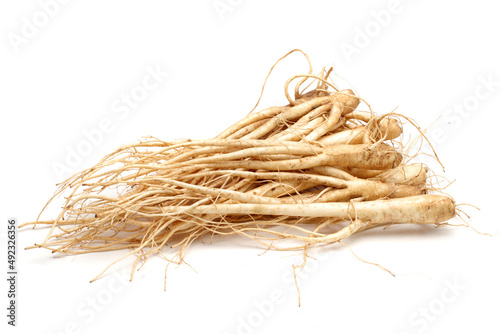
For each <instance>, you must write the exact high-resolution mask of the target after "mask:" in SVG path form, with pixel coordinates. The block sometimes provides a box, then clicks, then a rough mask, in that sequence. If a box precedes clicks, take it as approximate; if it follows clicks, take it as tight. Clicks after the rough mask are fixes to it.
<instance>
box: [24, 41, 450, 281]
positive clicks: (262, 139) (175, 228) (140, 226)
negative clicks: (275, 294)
mask: <svg viewBox="0 0 500 334" xmlns="http://www.w3.org/2000/svg"><path fill="white" fill-rule="evenodd" d="M294 51H296V50H294ZM292 52H293V51H292ZM309 64H310V63H309ZM330 71H331V70H330ZM330 71H327V70H325V69H323V70H322V71H321V72H320V73H319V74H316V75H314V74H312V68H310V70H309V73H307V74H302V75H296V76H294V77H292V78H290V79H289V80H288V81H287V82H286V84H285V92H286V97H287V99H288V102H289V103H288V104H287V105H285V106H282V107H270V108H267V109H264V110H262V111H259V112H252V113H250V114H249V115H248V116H246V117H245V118H243V119H241V120H240V121H238V122H237V123H235V124H233V125H232V126H230V127H229V128H227V129H226V130H225V131H223V132H222V133H220V134H219V135H218V136H216V137H215V138H213V139H208V140H181V141H173V142H166V141H162V140H159V139H156V138H152V137H149V138H146V139H144V140H142V141H140V142H137V143H134V144H131V145H125V146H123V147H121V148H119V149H118V150H116V151H115V152H113V153H112V154H110V155H108V156H106V157H104V158H103V159H102V160H101V161H100V162H98V163H97V164H96V165H95V166H93V167H91V168H88V169H86V170H84V171H82V172H80V173H78V174H76V175H74V176H72V177H70V178H69V179H67V180H66V181H65V182H63V183H62V184H60V185H59V188H58V190H57V191H56V194H55V195H54V197H56V196H59V195H64V204H63V208H62V211H61V213H60V214H59V216H58V217H57V218H56V219H54V220H49V221H42V220H40V219H39V220H37V221H36V222H33V223H29V224H47V225H51V227H50V232H49V235H48V236H47V238H46V239H45V241H43V242H42V243H40V244H36V245H34V246H33V247H36V248H38V247H42V248H46V249H49V250H52V251H53V252H60V253H66V254H82V253H90V252H103V251H112V250H120V249H129V250H130V251H129V252H127V253H126V254H125V255H124V256H123V257H122V258H124V257H125V256H128V255H132V254H136V255H137V259H136V261H135V263H134V269H136V266H137V265H138V264H140V263H142V262H145V261H146V260H147V259H148V258H149V257H150V256H151V255H153V254H158V255H160V256H162V257H164V258H166V259H167V260H168V261H169V263H171V262H175V263H181V262H183V259H184V255H185V252H186V250H187V249H188V247H189V245H190V244H191V243H192V242H193V241H195V240H197V239H202V240H203V239H204V237H209V238H211V237H212V236H213V235H240V236H246V237H249V238H252V239H254V240H256V241H257V242H260V243H262V244H264V245H265V247H267V248H269V249H280V250H283V249H286V250H290V249H303V250H304V249H306V248H307V247H308V246H309V245H315V244H331V243H335V242H339V241H340V240H342V239H344V238H346V237H348V236H350V235H352V234H354V233H357V232H362V231H365V230H368V229H371V228H375V227H380V226H387V225H392V224H433V225H440V224H442V223H443V222H445V221H447V220H449V219H450V218H452V217H454V215H455V204H454V201H453V199H451V198H450V197H448V196H444V195H438V194H430V193H429V191H430V183H429V176H428V174H429V171H428V170H427V168H426V167H424V166H422V165H420V164H408V163H406V161H408V160H409V157H408V155H407V154H406V153H405V152H407V150H406V149H405V147H404V145H403V144H402V143H401V142H400V141H398V138H400V136H401V134H402V124H403V123H402V120H403V119H405V120H408V119H407V118H405V117H404V116H402V115H399V114H394V113H389V114H385V115H381V116H377V115H376V114H374V113H373V112H372V111H371V110H367V111H359V110H357V108H358V105H359V104H360V103H364V101H363V100H362V99H361V98H360V97H358V96H356V95H355V94H354V93H353V91H351V90H349V89H346V90H338V89H337V87H336V86H335V85H334V84H333V83H332V82H331V79H330ZM293 81H297V83H296V84H295V86H294V94H293V98H292V97H291V96H290V94H289V93H288V91H289V85H290V83H291V82H293ZM306 84H308V86H307V87H305V88H304V89H303V87H304V86H306ZM311 84H313V85H314V86H313V87H311ZM309 88H310V89H309ZM308 89H309V90H308ZM305 90H308V91H307V92H303V91H305ZM366 105H367V106H368V109H370V108H369V105H368V104H366ZM51 200H52V199H51ZM49 203H50V201H49ZM47 204H48V203H47ZM282 240H288V241H290V242H280V241H282ZM166 248H168V249H170V251H165V249H166ZM172 251H173V252H172ZM167 253H169V254H170V255H168V254H167ZM134 271H135V270H132V273H133V272H134ZM101 274H102V273H101Z"/></svg>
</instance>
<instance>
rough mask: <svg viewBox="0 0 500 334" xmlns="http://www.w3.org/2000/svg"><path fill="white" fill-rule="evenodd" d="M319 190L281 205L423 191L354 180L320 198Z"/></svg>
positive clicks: (284, 200) (375, 197)
mask: <svg viewBox="0 0 500 334" xmlns="http://www.w3.org/2000/svg"><path fill="white" fill-rule="evenodd" d="M320 192H321V191H320V190H318V191H313V192H309V193H304V194H300V195H294V196H288V197H285V198H280V200H281V202H282V203H312V202H314V203H327V202H347V201H350V200H358V201H373V200H377V199H381V198H400V197H408V196H416V195H422V194H424V193H425V189H423V188H422V187H416V186H410V185H406V184H395V183H386V182H380V181H372V180H364V179H356V180H349V181H344V187H342V188H337V189H332V190H328V191H326V192H323V193H322V194H321V196H318V195H319V194H320Z"/></svg>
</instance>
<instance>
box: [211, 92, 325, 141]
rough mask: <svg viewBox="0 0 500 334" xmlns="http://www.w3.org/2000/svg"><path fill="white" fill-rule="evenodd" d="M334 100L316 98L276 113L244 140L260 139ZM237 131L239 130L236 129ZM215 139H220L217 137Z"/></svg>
mask: <svg viewBox="0 0 500 334" xmlns="http://www.w3.org/2000/svg"><path fill="white" fill-rule="evenodd" d="M332 100H334V97H333V96H324V97H317V98H315V99H312V100H310V101H307V102H304V103H302V104H298V105H296V106H294V107H291V108H288V109H286V110H285V111H284V112H281V113H277V114H276V115H275V116H274V117H272V118H270V119H269V120H268V121H267V122H265V123H264V124H262V125H261V126H259V127H258V128H257V129H255V130H254V131H253V132H251V133H249V134H247V135H246V136H244V137H243V138H244V139H261V138H262V137H264V136H265V135H267V134H268V133H269V132H271V131H272V130H273V129H274V128H275V127H276V126H279V125H281V124H283V123H285V122H287V121H293V120H296V119H298V118H300V117H302V116H304V115H305V114H306V113H308V112H310V111H311V110H313V109H315V108H317V107H319V106H321V105H323V104H327V103H330V102H332ZM237 130H239V129H237ZM217 138H222V137H220V136H217Z"/></svg>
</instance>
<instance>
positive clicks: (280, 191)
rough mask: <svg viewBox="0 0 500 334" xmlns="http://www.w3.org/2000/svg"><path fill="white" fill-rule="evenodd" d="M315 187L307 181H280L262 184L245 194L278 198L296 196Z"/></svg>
mask: <svg viewBox="0 0 500 334" xmlns="http://www.w3.org/2000/svg"><path fill="white" fill-rule="evenodd" d="M315 185H316V183H313V182H307V181H294V180H290V181H287V180H282V181H280V182H271V183H266V184H263V185H261V186H258V187H256V188H254V189H251V190H249V191H247V193H249V194H251V195H258V196H264V197H280V196H284V195H295V194H298V193H299V192H301V191H303V190H306V189H309V188H311V187H314V186H315ZM280 203H281V201H280Z"/></svg>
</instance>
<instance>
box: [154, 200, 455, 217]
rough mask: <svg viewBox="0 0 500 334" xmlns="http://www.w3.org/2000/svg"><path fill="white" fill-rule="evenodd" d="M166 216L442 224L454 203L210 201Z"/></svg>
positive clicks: (170, 211)
mask: <svg viewBox="0 0 500 334" xmlns="http://www.w3.org/2000/svg"><path fill="white" fill-rule="evenodd" d="M164 211H165V214H166V215H175V214H176V213H178V212H183V213H189V214H193V215H200V214H220V215H270V216H294V217H330V218H333V219H342V220H353V219H357V220H360V221H363V222H370V223H371V224H439V223H442V222H445V221H447V220H449V219H451V218H453V217H454V216H455V202H454V201H453V199H451V198H450V197H448V196H443V195H418V196H410V197H403V198H393V199H386V200H382V199H381V200H376V201H367V202H342V203H311V204H211V205H200V206H197V207H194V208H192V207H184V206H178V207H169V208H165V210H164Z"/></svg>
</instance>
